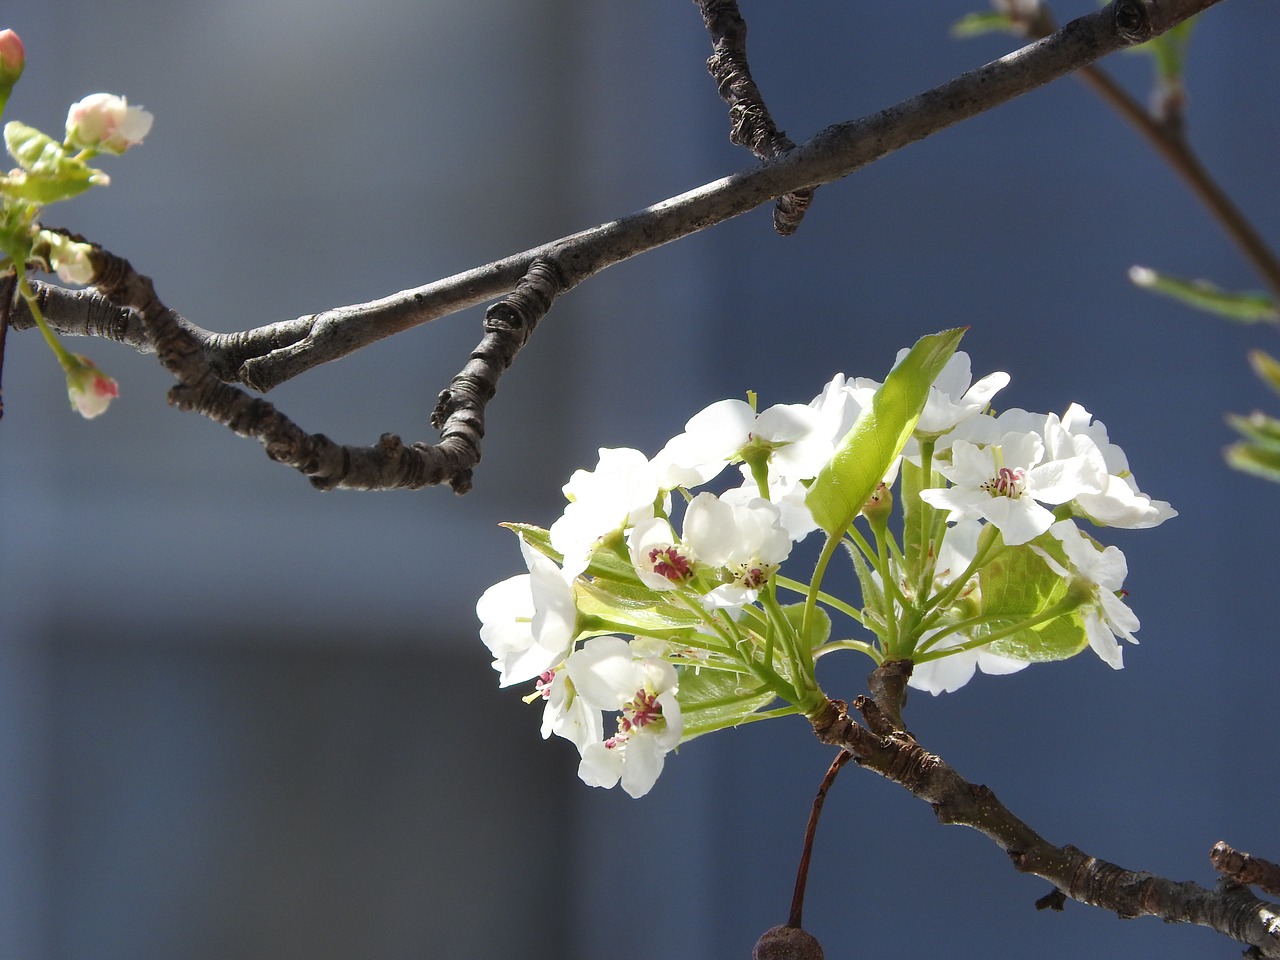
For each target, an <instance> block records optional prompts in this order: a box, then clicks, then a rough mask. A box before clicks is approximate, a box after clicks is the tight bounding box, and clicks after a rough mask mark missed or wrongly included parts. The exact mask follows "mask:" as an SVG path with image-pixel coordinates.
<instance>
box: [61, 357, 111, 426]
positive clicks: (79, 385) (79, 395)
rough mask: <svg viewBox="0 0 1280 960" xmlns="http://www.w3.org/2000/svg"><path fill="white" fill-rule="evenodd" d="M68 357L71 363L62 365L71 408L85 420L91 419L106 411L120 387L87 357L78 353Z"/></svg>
mask: <svg viewBox="0 0 1280 960" xmlns="http://www.w3.org/2000/svg"><path fill="white" fill-rule="evenodd" d="M70 357H71V363H70V364H69V365H65V366H64V370H65V371H66V374H67V395H68V396H70V397H71V406H72V409H74V410H76V411H78V412H79V414H80V416H82V417H84V418H85V419H86V420H92V419H93V418H94V417H96V416H98V415H99V414H101V413H105V412H106V410H107V407H108V406H109V405H110V404H111V401H112V400H114V399H115V398H116V397H118V396H120V388H119V387H118V386H117V385H116V382H115V381H114V380H112V379H111V378H110V377H108V376H107V375H106V374H105V373H103V372H102V371H101V370H99V369H98V368H97V367H96V366H94V364H93V361H92V360H90V359H89V358H88V357H85V356H81V355H80V354H78V353H73V354H70ZM65 363H66V361H65V360H64V364H65Z"/></svg>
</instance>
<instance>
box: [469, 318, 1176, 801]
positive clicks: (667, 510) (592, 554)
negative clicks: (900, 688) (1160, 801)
mask: <svg viewBox="0 0 1280 960" xmlns="http://www.w3.org/2000/svg"><path fill="white" fill-rule="evenodd" d="M956 339H957V340H958V335H957V337H956ZM952 349H954V347H952ZM907 355H908V351H903V353H902V354H900V355H899V367H903V368H905V367H908V366H910V364H904V362H903V361H904V358H906V357H907ZM946 356H947V357H949V359H947V360H946V362H945V364H942V363H941V361H939V362H938V365H937V367H936V368H935V370H934V372H935V373H936V376H931V377H930V378H929V379H928V380H926V381H922V382H919V378H920V376H921V375H920V374H916V377H917V381H916V382H913V381H911V380H910V375H911V374H910V373H909V372H904V373H901V374H899V375H898V376H899V378H900V379H899V381H895V384H894V389H893V390H892V391H887V392H888V393H892V394H893V396H894V397H899V396H900V395H903V394H904V393H905V394H911V393H912V391H914V394H913V395H914V396H916V397H917V398H918V402H917V403H916V404H915V406H914V407H911V408H910V409H907V407H905V406H903V405H902V404H901V403H898V406H896V407H895V406H893V403H897V401H896V400H894V401H885V402H884V403H883V404H882V407H881V408H879V409H875V407H876V404H877V403H878V402H879V401H878V399H877V398H878V397H880V396H881V390H882V384H880V383H878V382H876V381H871V380H864V379H854V380H850V379H848V378H846V377H844V376H843V375H837V376H836V377H834V378H833V379H832V380H831V381H830V382H829V383H828V384H827V385H826V386H825V387H824V388H823V390H822V392H821V393H820V394H819V395H818V396H816V397H815V398H814V399H813V400H812V401H810V402H809V403H808V404H780V405H777V406H773V407H769V408H768V409H766V410H764V411H762V412H758V413H757V411H756V409H755V406H754V404H753V403H748V402H744V401H740V400H722V401H720V402H718V403H714V404H712V405H711V406H709V407H707V408H706V409H704V410H702V411H701V412H700V413H698V414H697V415H696V416H694V417H693V418H692V419H690V420H689V422H688V423H687V424H686V426H685V430H684V432H682V433H681V434H680V435H678V436H676V437H674V438H672V439H671V440H670V441H669V442H668V443H667V444H666V446H664V447H663V449H662V450H660V451H659V452H658V453H657V454H656V455H655V456H653V457H652V458H650V457H646V456H645V455H644V454H643V453H641V452H640V451H637V450H632V449H625V448H624V449H602V450H600V458H599V462H598V463H597V465H596V467H595V469H593V470H579V471H577V472H575V473H574V474H573V476H572V477H571V478H570V480H569V482H568V483H567V484H566V485H565V487H564V493H565V496H566V498H567V500H568V503H567V505H566V507H565V509H564V512H563V514H562V515H561V516H560V517H559V519H557V520H556V521H555V522H554V523H553V524H552V525H551V526H550V528H549V529H547V530H542V529H540V528H537V527H533V526H527V525H512V529H513V530H515V531H516V532H517V534H518V535H519V536H520V543H521V550H522V551H523V554H524V559H525V564H526V567H527V572H526V573H524V574H521V575H519V576H516V577H512V578H510V579H508V580H505V581H503V582H501V583H498V584H495V585H494V586H492V587H490V588H489V589H488V590H487V591H485V593H484V595H483V596H482V597H481V598H480V601H479V603H478V604H477V608H476V609H477V614H478V615H479V618H480V620H481V622H482V627H481V631H480V635H481V639H482V640H483V641H484V642H485V644H486V645H487V646H488V648H489V650H490V651H491V653H492V654H493V656H494V667H495V668H496V669H497V670H498V671H499V673H500V676H501V684H502V685H503V686H508V685H513V684H525V683H530V684H532V686H533V692H532V693H531V694H530V695H529V697H528V699H529V700H530V701H533V700H536V699H539V698H541V699H542V700H543V701H544V708H543V723H542V734H543V736H544V737H549V736H550V735H552V734H556V735H557V736H560V737H563V738H565V739H567V740H569V741H571V742H572V743H573V744H574V745H575V746H576V747H577V749H578V751H579V754H580V756H581V762H580V766H579V776H580V777H581V778H582V779H583V780H584V781H585V782H586V783H588V784H591V785H594V786H603V787H611V786H614V785H615V784H618V783H619V782H620V783H621V784H622V787H623V789H624V790H625V791H626V792H627V793H629V794H631V795H632V796H637V797H638V796H641V795H643V794H644V793H646V792H648V790H649V789H650V788H651V787H652V786H653V784H654V782H655V781H656V779H657V777H658V775H659V774H660V773H661V771H662V767H663V763H664V758H665V755H666V754H667V753H668V752H669V751H671V750H672V749H674V748H675V747H676V746H677V745H678V744H679V743H681V742H684V741H687V740H689V739H691V738H693V737H695V736H698V735H701V734H703V733H707V732H710V731H712V730H716V729H721V728H724V727H729V726H734V725H737V724H739V723H743V722H747V721H750V720H756V719H764V718H766V717H773V716H779V715H783V714H795V713H801V714H805V715H813V714H814V712H815V711H816V710H817V708H818V707H819V706H820V705H822V704H825V703H826V696H825V694H823V693H822V691H821V689H820V688H819V686H818V684H817V681H816V678H815V672H814V666H815V663H816V661H817V660H818V658H820V657H822V656H825V655H827V654H829V653H833V652H836V651H839V650H856V651H860V652H862V653H865V654H867V655H868V656H870V657H872V659H873V660H875V661H876V662H877V663H881V662H884V661H886V660H890V659H910V660H912V661H913V673H912V676H911V681H910V682H911V683H912V685H913V686H915V687H917V688H920V689H923V690H928V691H931V692H933V693H940V692H943V691H951V690H955V689H957V688H959V687H960V686H962V685H963V684H964V683H966V682H967V681H968V680H969V679H970V678H971V677H972V676H973V674H974V671H975V669H981V670H983V671H984V672H986V673H992V674H998V673H1010V672H1013V671H1014V670H1019V669H1022V668H1023V667H1025V666H1026V665H1027V664H1028V663H1029V662H1033V661H1036V660H1054V659H1062V658H1064V657H1067V656H1071V655H1073V654H1074V653H1076V652H1079V650H1081V649H1083V648H1084V647H1085V646H1089V647H1092V649H1094V650H1095V651H1096V652H1097V653H1098V655H1099V656H1100V657H1102V659H1103V660H1104V661H1106V662H1107V663H1109V664H1110V665H1111V666H1113V667H1117V668H1118V667H1120V666H1121V653H1120V646H1119V644H1118V642H1117V638H1123V639H1126V640H1130V641H1132V640H1133V639H1134V638H1133V633H1134V631H1136V630H1137V628H1138V621H1137V618H1136V617H1134V615H1133V614H1132V613H1131V612H1130V611H1129V609H1128V608H1127V607H1126V606H1125V604H1124V602H1123V601H1122V600H1121V599H1120V596H1121V585H1122V582H1123V580H1124V577H1125V574H1126V568H1125V561H1124V557H1123V555H1122V554H1121V553H1120V551H1119V550H1118V549H1117V548H1115V547H1106V548H1105V549H1104V548H1100V547H1099V546H1098V545H1097V544H1095V542H1094V541H1093V540H1092V538H1090V537H1089V536H1088V535H1087V534H1085V533H1084V532H1083V531H1082V530H1081V529H1080V528H1079V527H1078V526H1077V525H1076V521H1077V520H1078V519H1083V520H1088V521H1090V522H1091V523H1093V524H1094V525H1096V526H1112V527H1129V528H1139V527H1152V526H1155V525H1157V524H1159V523H1161V522H1163V521H1164V520H1166V519H1168V518H1169V517H1171V516H1174V515H1175V514H1174V511H1173V510H1172V509H1171V508H1170V506H1169V505H1168V504H1167V503H1164V502H1161V501H1156V500H1152V499H1151V498H1150V497H1148V496H1147V495H1146V494H1144V493H1142V492H1141V491H1140V490H1139V488H1138V486H1137V484H1136V482H1135V481H1134V479H1133V476H1132V474H1131V473H1130V471H1129V468H1128V463H1127V461H1126V459H1125V456H1124V453H1123V452H1122V451H1121V450H1120V448H1119V447H1117V446H1115V445H1114V444H1112V443H1111V442H1110V440H1109V438H1108V436H1107V432H1106V428H1105V427H1104V426H1103V425H1102V424H1101V423H1099V422H1096V421H1094V420H1093V419H1092V417H1091V415H1090V414H1089V413H1088V411H1086V410H1085V409H1084V408H1082V407H1080V406H1078V405H1074V404H1073V405H1072V406H1071V407H1069V408H1068V409H1067V411H1066V412H1065V413H1064V414H1063V415H1061V416H1058V415H1055V414H1031V413H1027V412H1026V411H1023V410H1016V409H1015V410H1007V411H1005V412H1003V413H1001V414H999V415H998V416H996V415H993V414H992V413H991V412H990V411H989V408H990V404H991V400H992V398H993V397H994V395H995V394H996V393H997V392H998V391H999V390H1000V389H1001V388H1002V387H1004V386H1005V385H1006V384H1007V383H1008V382H1009V377H1008V375H1007V374H1004V373H993V374H990V375H989V376H986V377H983V378H981V379H980V380H978V381H977V382H972V377H971V374H970V365H969V359H968V357H967V356H966V355H965V354H963V353H954V354H951V353H947V354H946ZM898 369H899V368H898V367H895V372H896V371H897V370H898ZM912 369H913V370H914V369H915V368H914V367H913V368H912ZM894 376H895V374H894V373H891V374H890V378H893V377H894ZM904 382H905V384H906V386H905V387H904V386H903V383H904ZM752 399H754V398H752ZM899 407H902V409H901V410H899ZM892 416H897V417H898V418H899V419H900V420H902V422H903V424H904V427H903V431H902V436H901V442H900V443H899V449H898V450H897V452H896V453H894V452H893V451H890V453H891V457H890V458H888V459H885V460H884V461H883V462H877V464H878V465H877V466H876V468H875V469H876V470H877V471H879V467H880V466H883V467H884V470H883V472H882V473H880V472H877V476H879V477H880V479H881V480H882V481H883V483H882V490H881V492H880V495H879V496H877V497H876V498H874V500H872V501H868V502H867V506H866V507H865V508H864V510H863V516H862V518H861V520H860V521H859V522H858V523H857V524H855V523H853V522H849V523H848V524H847V527H845V528H844V529H839V530H832V529H831V527H830V525H829V522H828V523H820V522H819V519H818V518H816V517H815V514H819V513H821V511H820V510H817V509H811V508H812V507H814V505H815V503H816V502H817V500H816V499H815V498H820V497H821V496H825V495H827V494H828V493H829V492H830V491H831V490H838V489H848V488H849V486H850V482H851V481H850V477H849V476H847V475H841V471H848V470H850V469H855V468H854V467H848V466H845V465H844V464H845V463H846V462H849V463H854V464H857V463H858V462H865V458H860V457H859V456H857V455H856V453H857V451H856V450H854V451H853V453H854V454H855V455H853V456H849V457H845V458H843V459H842V457H841V455H840V452H841V451H842V450H844V451H845V452H849V445H850V444H851V443H854V442H855V438H856V436H858V435H859V433H858V429H855V426H856V425H857V427H858V428H859V429H861V428H862V427H863V426H864V425H865V424H866V423H867V422H868V420H872V421H875V422H876V423H878V424H881V425H883V422H884V421H885V420H886V419H891V417H892ZM860 418H861V419H860ZM881 445H883V444H881ZM731 465H737V466H738V467H739V472H740V481H739V479H738V478H737V477H736V475H735V474H733V473H730V474H729V476H730V477H731V478H734V479H731V480H730V481H729V482H728V483H727V484H726V483H724V481H723V480H721V481H720V483H718V484H717V486H718V487H719V492H712V491H709V490H697V488H699V487H703V486H705V485H708V484H711V483H713V481H716V480H717V478H721V477H722V475H724V474H725V471H726V469H727V468H728V467H729V466H731ZM873 479H874V478H873ZM899 482H900V483H899ZM895 483H899V485H900V486H901V487H902V490H903V491H905V492H904V493H900V494H899V496H898V497H897V498H896V500H895V498H893V497H892V496H891V495H889V494H887V493H886V492H885V490H887V487H885V484H887V485H888V486H889V487H892V486H894V485H895ZM673 494H675V495H674V496H673ZM673 502H674V504H675V508H674V509H673ZM859 502H862V501H859ZM895 503H896V504H897V506H899V507H900V509H901V513H902V515H903V516H902V522H901V524H900V525H898V528H899V529H900V530H901V535H900V538H899V535H898V534H896V533H895V532H893V531H891V530H890V528H889V524H888V522H887V517H888V513H887V510H888V509H889V508H890V507H892V506H893V505H894V504H895ZM818 530H825V532H826V533H827V535H828V538H829V539H828V547H829V548H832V549H831V550H828V551H827V552H825V553H824V557H826V556H828V555H829V554H830V553H833V552H834V549H833V548H834V546H836V545H838V543H844V544H845V545H846V546H848V547H849V553H850V555H851V556H852V557H853V559H854V567H855V570H856V571H857V573H858V579H859V583H860V584H861V587H862V594H863V596H862V598H861V603H851V602H848V601H845V600H841V599H839V598H834V597H830V596H828V595H827V594H825V593H823V592H822V591H821V590H820V589H819V587H820V580H821V577H822V573H823V571H824V566H823V563H821V562H820V564H819V567H818V571H817V573H816V574H815V575H814V576H813V577H812V579H811V581H809V582H805V581H800V580H792V579H788V578H785V577H783V576H782V575H781V573H780V569H781V567H782V565H783V564H784V562H786V561H787V560H788V558H789V557H790V556H791V553H792V548H793V546H794V545H795V544H796V543H797V542H798V541H800V540H802V539H804V538H805V537H806V536H808V535H809V534H811V533H813V532H815V531H818ZM868 533H869V534H870V536H871V539H870V540H869V539H868ZM780 591H792V592H794V593H795V594H797V595H798V598H799V599H800V600H801V601H802V602H798V603H792V604H783V603H781V602H780V600H779V592H780ZM832 614H835V615H836V616H837V617H839V616H841V615H843V617H844V619H845V620H846V621H852V626H853V627H854V628H855V629H860V630H861V632H862V634H863V636H861V637H859V636H849V637H833V629H834V628H833V622H834V621H833V618H832ZM606 716H608V717H609V723H608V726H606V723H605V718H606Z"/></svg>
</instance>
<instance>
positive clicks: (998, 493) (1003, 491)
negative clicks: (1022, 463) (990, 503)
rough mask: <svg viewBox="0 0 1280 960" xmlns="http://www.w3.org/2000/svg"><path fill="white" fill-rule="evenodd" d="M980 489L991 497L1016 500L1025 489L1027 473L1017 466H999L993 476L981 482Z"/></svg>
mask: <svg viewBox="0 0 1280 960" xmlns="http://www.w3.org/2000/svg"><path fill="white" fill-rule="evenodd" d="M982 489H983V490H985V491H987V493H989V494H991V495H992V496H993V497H1008V498H1009V499H1010V500H1017V499H1018V498H1019V497H1021V496H1022V494H1023V492H1024V491H1025V490H1026V489H1027V473H1026V471H1025V470H1021V469H1018V468H1017V467H1001V468H1000V471H999V472H998V473H997V474H996V475H995V476H994V477H992V478H991V479H990V480H987V481H985V482H984V483H983V484H982Z"/></svg>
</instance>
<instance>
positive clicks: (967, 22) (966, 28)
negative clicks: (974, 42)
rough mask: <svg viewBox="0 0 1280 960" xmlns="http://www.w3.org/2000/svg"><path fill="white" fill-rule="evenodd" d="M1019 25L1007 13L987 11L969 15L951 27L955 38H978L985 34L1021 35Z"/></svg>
mask: <svg viewBox="0 0 1280 960" xmlns="http://www.w3.org/2000/svg"><path fill="white" fill-rule="evenodd" d="M1021 32H1022V31H1021V30H1020V29H1019V28H1018V25H1017V24H1016V23H1014V22H1013V18H1012V17H1010V16H1009V15H1008V14H1007V13H996V12H995V11H993V10H992V11H986V12H981V13H968V14H965V15H964V16H963V17H961V18H960V19H959V20H957V21H956V22H955V23H953V24H952V25H951V35H952V36H953V37H962V38H968V37H978V36H981V35H982V34H984V33H1021Z"/></svg>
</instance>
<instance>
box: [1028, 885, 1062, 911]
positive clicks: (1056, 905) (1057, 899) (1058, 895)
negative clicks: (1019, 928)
mask: <svg viewBox="0 0 1280 960" xmlns="http://www.w3.org/2000/svg"><path fill="white" fill-rule="evenodd" d="M1066 905H1067V895H1066V894H1065V893H1063V892H1062V891H1061V890H1059V889H1058V888H1057V887H1055V888H1054V889H1052V890H1050V891H1049V892H1048V893H1046V894H1045V895H1044V896H1043V897H1041V898H1040V899H1038V900H1037V901H1036V909H1037V910H1056V911H1058V912H1059V913H1061V912H1062V910H1063V908H1064V907H1066Z"/></svg>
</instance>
